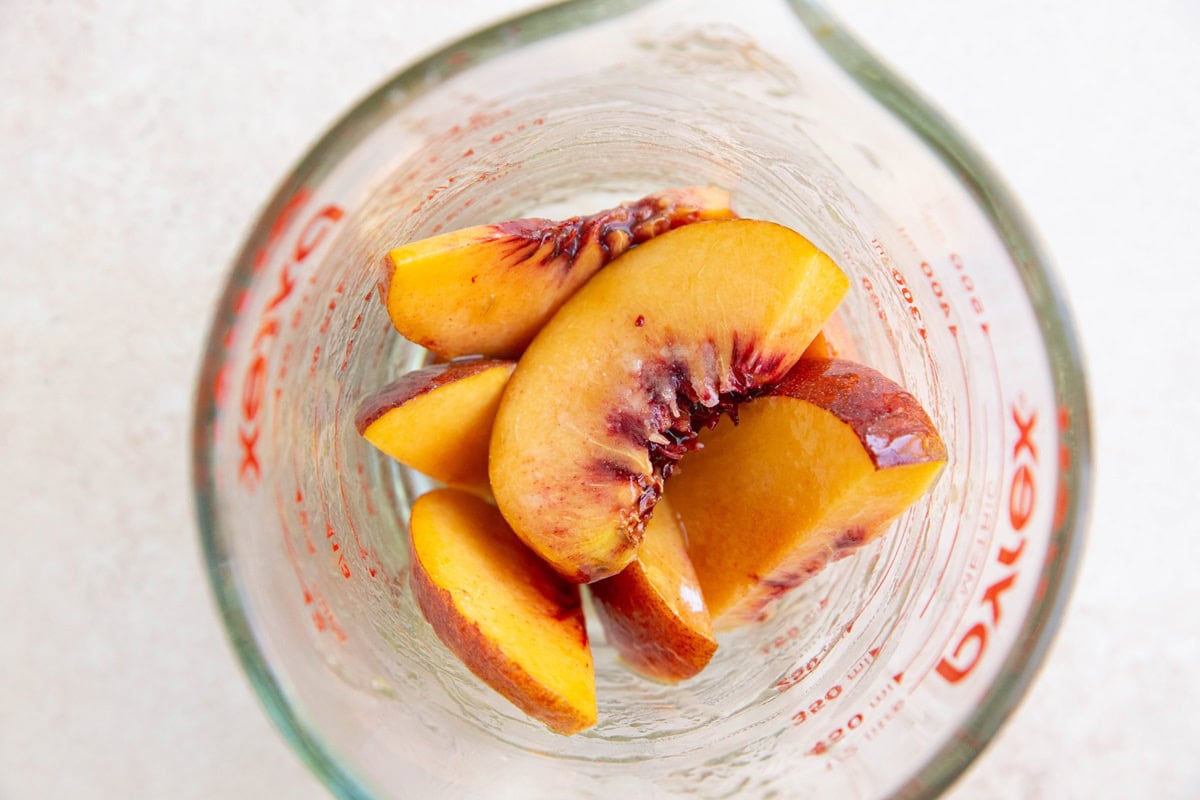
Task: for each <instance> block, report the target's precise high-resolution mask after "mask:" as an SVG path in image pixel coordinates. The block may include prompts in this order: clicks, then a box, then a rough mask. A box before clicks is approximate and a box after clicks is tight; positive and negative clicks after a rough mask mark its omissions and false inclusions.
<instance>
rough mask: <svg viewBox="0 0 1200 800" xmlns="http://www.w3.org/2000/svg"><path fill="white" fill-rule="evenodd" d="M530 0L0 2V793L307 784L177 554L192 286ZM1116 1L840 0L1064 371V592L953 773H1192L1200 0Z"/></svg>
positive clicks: (1059, 792) (1071, 787)
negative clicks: (1068, 405) (432, 71)
mask: <svg viewBox="0 0 1200 800" xmlns="http://www.w3.org/2000/svg"><path fill="white" fill-rule="evenodd" d="M529 5H531V4H530V3H529V2H527V0H526V1H525V2H518V0H469V1H464V0H459V1H458V2H455V3H453V4H449V3H446V4H439V3H431V2H411V1H408V2H404V1H402V0H389V1H388V2H363V3H351V2H349V1H348V0H341V1H340V2H333V3H321V4H317V3H312V2H306V1H305V0H266V2H263V3H258V4H252V5H247V4H244V3H235V2H233V0H219V1H218V2H214V3H205V4H201V3H185V2H182V1H181V0H170V1H169V2H164V3H159V4H151V5H146V4H138V3H133V2H130V1H129V0H114V2H110V3H103V4H101V3H94V2H90V1H89V0H73V1H70V2H55V3H38V4H35V3H20V4H18V3H5V4H2V5H0V53H3V54H4V56H3V58H0V86H3V87H4V90H3V93H2V95H0V242H3V255H2V256H0V299H2V302H0V507H2V508H3V509H4V515H5V522H4V525H3V532H4V536H3V549H4V552H3V558H2V559H0V608H2V609H3V619H4V622H5V625H6V627H5V630H4V635H3V637H2V638H0V797H5V798H9V797H11V798H42V797H54V798H60V797H70V798H93V797H95V798H101V797H104V798H107V797H174V798H201V797H205V798H207V797H224V798H257V797H289V798H305V797H322V796H324V790H323V789H322V788H321V787H320V786H319V784H318V783H317V782H316V781H315V780H314V779H313V778H312V777H310V776H309V775H308V773H307V772H306V771H305V770H304V768H303V766H302V765H301V763H300V762H299V760H298V759H297V758H296V757H295V756H294V755H292V754H291V753H290V752H289V751H288V749H287V748H286V746H285V745H284V744H283V742H282V740H281V739H280V738H279V736H278V735H277V734H276V733H275V732H274V730H273V729H272V727H271V725H270V723H269V722H268V720H267V718H266V716H265V715H264V714H263V712H262V710H261V709H260V707H259V706H258V704H257V702H256V701H255V700H254V698H253V697H252V695H251V692H250V690H249V688H248V684H247V683H246V681H245V679H244V677H243V676H242V674H241V672H240V670H239V668H238V667H237V665H236V663H235V661H234V659H233V656H232V654H231V652H230V650H229V648H228V646H227V645H226V643H225V641H224V637H223V633H222V632H221V630H220V628H219V625H218V622H217V617H216V614H215V612H214V609H213V605H212V601H211V597H210V594H209V590H208V587H207V586H206V583H205V579H204V576H203V572H202V566H201V561H200V555H199V550H198V547H197V545H196V537H195V531H194V523H193V520H192V508H191V500H190V496H189V494H188V478H189V476H188V461H187V445H188V433H187V432H188V414H189V404H190V396H191V382H192V380H193V377H194V373H195V369H196V367H197V363H198V358H199V352H200V345H201V342H202V339H203V335H204V328H205V325H206V320H207V315H208V313H209V311H210V309H211V307H212V304H213V302H214V300H215V296H216V293H217V291H218V289H219V286H220V283H221V280H222V277H223V273H224V271H225V266H226V264H227V263H228V261H229V259H230V257H231V256H232V254H233V252H234V249H235V247H236V246H237V243H238V242H239V240H240V237H241V236H242V235H243V233H244V230H245V227H246V225H247V223H248V221H249V220H250V219H251V216H252V215H253V214H254V212H255V211H256V209H257V207H258V205H259V204H260V203H261V202H263V201H264V200H265V198H266V197H267V195H268V193H269V192H270V191H271V189H272V187H273V185H274V183H275V182H276V181H277V180H278V179H279V178H280V177H281V176H282V174H283V173H284V171H285V170H286V169H287V168H288V167H289V166H290V164H291V163H292V162H293V161H294V160H295V158H296V157H298V156H299V155H300V154H301V152H302V151H303V150H304V148H305V147H307V145H308V144H309V143H310V142H311V141H312V140H313V139H314V138H315V137H316V136H317V135H318V134H319V133H320V131H321V130H322V129H323V128H324V127H325V126H326V125H327V124H328V122H329V121H330V120H331V119H332V118H333V117H334V116H336V115H337V114H338V113H340V112H341V111H342V110H343V109H344V108H345V107H346V106H347V105H348V104H350V103H351V102H352V101H353V100H354V99H355V98H356V97H358V96H360V95H361V94H363V92H364V91H365V90H367V89H368V88H370V87H372V86H373V85H374V84H376V83H377V82H378V81H379V80H381V79H382V78H384V77H385V76H386V75H387V74H389V73H390V72H392V71H393V70H394V69H395V68H396V67H397V66H399V65H401V64H403V63H404V62H406V61H409V60H411V59H412V58H413V57H414V56H416V55H418V54H420V53H424V52H428V51H430V50H431V49H433V48H435V47H436V46H437V45H438V44H440V43H443V42H445V41H448V40H449V39H450V38H452V37H454V36H455V35H456V34H458V33H461V32H463V31H465V30H467V29H470V28H474V27H478V26H480V25H482V24H484V23H486V22H488V21H491V20H494V19H497V18H500V17H503V16H506V15H507V14H508V13H509V12H511V11H513V10H516V9H520V8H524V7H528V6H529ZM1001 9H1003V10H1001ZM1136 9H1137V10H1136V11H1135V10H1134V9H1133V7H1131V6H1127V5H1117V4H1115V3H1103V4H1100V5H1099V6H1097V5H1096V4H1094V3H1086V2H1083V0H1069V2H1058V3H1050V2H1046V1H1045V0H1021V2H1018V3H1015V4H1006V5H1004V6H999V5H996V6H989V7H988V9H984V8H983V7H981V6H979V5H978V4H969V3H968V4H963V3H951V2H947V0H912V1H911V2H907V3H894V2H887V0H842V2H841V3H840V4H839V13H840V14H841V15H842V16H843V18H844V19H845V20H846V21H847V22H849V23H850V24H851V26H852V27H853V28H855V29H856V30H857V31H859V32H860V33H861V34H862V35H863V36H864V37H865V38H866V39H867V40H868V41H869V42H870V43H871V44H872V45H873V46H874V47H875V48H876V49H877V50H878V51H879V52H881V53H882V54H883V55H884V56H885V57H887V58H888V59H889V60H891V61H892V62H893V64H894V65H895V66H897V67H898V68H900V70H901V71H902V72H904V73H906V74H907V75H908V76H909V77H910V78H911V79H912V81H913V82H914V83H915V84H916V85H918V86H920V87H921V88H922V89H923V90H924V92H925V93H926V94H927V95H928V96H930V97H932V98H933V99H934V100H935V101H936V102H937V103H938V104H939V105H940V106H941V107H942V108H943V109H945V110H946V111H947V112H948V113H949V114H950V115H951V117H953V118H954V119H956V120H957V121H958V122H959V123H960V124H961V126H962V127H963V129H964V130H965V131H966V132H967V133H968V134H969V135H970V136H971V137H972V138H973V139H974V140H975V141H976V142H977V143H978V144H979V145H980V146H981V147H982V149H983V150H984V151H985V152H986V153H987V154H988V155H989V156H990V157H991V159H992V160H993V162H994V163H995V164H996V166H998V167H999V169H1000V171H1001V172H1002V173H1003V174H1004V175H1005V176H1006V177H1007V178H1008V180H1009V181H1010V183H1011V184H1012V186H1013V188H1014V189H1015V190H1016V193H1017V195H1018V196H1019V197H1020V198H1021V199H1022V201H1023V202H1024V204H1025V206H1026V208H1027V210H1028V211H1029V212H1030V214H1031V216H1032V217H1033V218H1034V219H1035V220H1036V221H1037V223H1038V226H1039V227H1040V229H1041V231H1042V233H1043V235H1044V237H1045V239H1046V241H1047V243H1048V245H1049V248H1050V250H1051V252H1052V253H1053V255H1054V256H1055V258H1056V259H1057V261H1058V263H1059V265H1060V269H1061V277H1062V281H1063V283H1064V284H1065V285H1066V288H1067V291H1068V295H1069V296H1070V298H1071V301H1072V304H1073V306H1074V310H1075V312H1076V315H1077V318H1078V322H1079V326H1080V328H1081V331H1082V335H1083V339H1084V345H1085V348H1086V351H1087V355H1088V357H1089V366H1090V368H1091V378H1092V399H1093V403H1094V413H1095V420H1096V435H1095V444H1096V450H1097V453H1098V459H1099V466H1098V471H1097V485H1096V494H1095V504H1094V511H1093V525H1092V534H1091V538H1090V541H1089V543H1088V547H1087V551H1086V553H1085V558H1084V562H1083V566H1082V570H1081V572H1080V576H1079V582H1078V585H1077V589H1076V591H1075V594H1074V598H1073V602H1072V604H1071V607H1070V611H1069V613H1068V616H1067V618H1066V622H1065V624H1064V626H1063V628H1062V631H1061V633H1060V635H1059V637H1058V640H1057V643H1056V645H1055V646H1054V648H1053V650H1052V651H1051V654H1050V660H1049V662H1048V664H1047V666H1046V667H1045V669H1044V671H1043V673H1042V675H1041V677H1040V678H1039V680H1038V682H1037V683H1036V684H1035V686H1034V688H1033V690H1032V691H1031V692H1030V694H1029V696H1028V697H1027V699H1026V701H1025V703H1024V704H1023V705H1022V706H1021V708H1020V709H1019V710H1018V712H1017V713H1016V714H1015V716H1014V717H1013V718H1012V720H1011V722H1010V724H1009V725H1008V726H1007V727H1006V728H1005V729H1004V731H1003V732H1002V733H1001V734H1000V736H999V737H998V739H997V740H996V741H995V742H994V743H993V745H992V746H991V747H990V748H989V750H988V751H987V752H986V754H985V755H984V757H983V758H982V760H981V761H980V762H979V763H977V765H976V766H975V767H974V768H973V769H972V770H971V771H970V772H969V773H968V774H967V776H966V777H965V778H964V779H963V780H962V781H961V782H960V783H959V785H958V786H957V787H956V789H955V791H954V796H956V797H971V798H978V797H983V798H991V797H996V798H1006V797H1027V798H1043V797H1044V798H1064V797H1097V796H1100V797H1129V796H1139V795H1140V796H1148V797H1165V798H1170V797H1180V798H1183V797H1197V796H1200V759H1198V758H1197V757H1196V755H1195V746H1196V745H1195V743H1196V741H1197V740H1200V722H1198V720H1197V716H1196V715H1197V714H1200V679H1197V677H1196V675H1195V673H1196V671H1197V670H1200V610H1198V609H1200V602H1198V601H1200V597H1197V590H1196V588H1195V587H1196V582H1195V580H1194V577H1193V576H1192V575H1191V571H1192V569H1194V565H1195V564H1196V563H1197V562H1198V561H1200V537H1197V535H1196V534H1197V532H1198V531H1200V510H1198V506H1197V504H1196V502H1195V497H1196V486H1197V485H1198V483H1200V469H1198V468H1197V461H1196V457H1195V454H1193V453H1192V452H1191V451H1190V448H1191V447H1193V446H1195V445H1194V442H1193V439H1194V438H1195V436H1196V432H1195V428H1196V424H1195V423H1194V422H1193V421H1191V417H1192V416H1194V415H1195V414H1196V413H1197V400H1196V398H1197V396H1198V395H1200V383H1198V380H1197V377H1196V374H1197V373H1196V367H1195V364H1196V349H1197V347H1198V346H1200V321H1198V320H1200V316H1198V315H1197V314H1196V313H1195V308H1194V304H1195V302H1196V297H1197V290H1198V289H1200V257H1198V256H1197V248H1196V246H1195V243H1194V241H1193V234H1194V231H1195V230H1196V220H1197V219H1200V200H1198V199H1197V197H1198V196H1197V188H1196V187H1198V186H1200V137H1198V134H1200V50H1197V48H1196V47H1195V45H1194V42H1195V41H1196V39H1197V38H1198V37H1200V6H1197V5H1196V4H1195V3H1193V2H1188V1H1187V0H1147V2H1144V3H1141V4H1140V5H1138V6H1137V7H1136Z"/></svg>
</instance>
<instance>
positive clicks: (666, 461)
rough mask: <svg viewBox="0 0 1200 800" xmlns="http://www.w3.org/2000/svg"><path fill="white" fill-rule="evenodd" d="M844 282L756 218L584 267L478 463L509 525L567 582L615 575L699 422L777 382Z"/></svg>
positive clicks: (718, 224) (831, 267)
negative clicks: (591, 269) (585, 274)
mask: <svg viewBox="0 0 1200 800" xmlns="http://www.w3.org/2000/svg"><path fill="white" fill-rule="evenodd" d="M847 285H848V282H847V279H846V277H845V275H843V274H842V272H841V270H839V269H838V268H837V266H836V265H835V264H834V263H833V262H832V261H830V260H829V258H828V257H826V256H825V255H824V254H823V253H821V252H820V251H819V250H817V248H816V247H814V246H813V245H812V244H811V243H810V242H809V241H808V240H807V239H805V238H804V237H802V236H801V235H800V234H798V233H796V232H794V231H792V230H789V229H788V228H785V227H783V226H780V225H776V224H774V223H770V222H760V221H754V220H721V221H710V222H698V223H696V224H693V225H687V226H684V227H681V228H676V229H675V230H672V231H670V232H668V233H665V234H663V235H661V236H658V237H656V238H654V239H652V240H650V241H649V242H646V243H645V244H643V245H641V246H639V247H637V248H635V249H633V250H630V251H629V252H628V253H626V254H625V255H623V256H622V257H621V258H619V259H617V260H616V261H614V262H613V263H612V264H610V265H609V266H608V267H607V268H605V269H604V270H602V271H600V272H598V273H596V275H594V276H593V277H592V279H591V280H590V281H588V283H587V284H585V285H584V286H583V287H582V288H581V289H580V290H579V291H578V292H576V293H575V294H574V295H573V296H572V297H571V298H570V300H568V301H567V302H566V304H564V305H563V307H562V308H561V309H560V310H559V311H558V313H557V314H555V315H554V317H553V318H551V320H550V321H549V322H548V323H546V326H545V327H544V328H543V329H542V330H541V332H540V333H539V334H538V335H537V338H535V339H534V340H533V342H532V343H531V344H530V345H529V347H528V349H527V350H526V351H525V353H524V355H523V356H522V357H521V360H520V362H519V363H518V364H517V368H516V369H515V370H514V371H513V374H512V377H511V378H510V379H509V384H508V387H507V388H506V389H505V391H504V394H503V396H502V397H501V400H500V408H499V410H498V411H497V414H496V423H495V428H494V430H493V432H492V440H491V448H490V453H489V464H488V473H489V476H490V477H491V483H492V492H493V494H494V495H495V498H496V503H497V505H498V506H499V507H500V510H501V512H502V513H503V514H504V517H505V519H506V520H508V523H509V524H510V525H511V526H512V527H513V530H514V531H516V533H517V535H518V536H520V537H521V539H522V540H523V541H524V542H525V543H526V544H527V545H529V546H530V548H532V549H533V550H534V552H536V553H537V554H538V555H539V556H541V557H542V558H543V559H545V560H546V561H547V562H548V563H550V564H551V565H552V566H553V567H554V568H555V569H557V570H558V571H559V572H561V573H562V574H563V575H564V576H566V577H568V578H570V579H572V580H574V581H577V582H581V583H582V582H591V581H594V580H598V579H600V578H604V577H608V576H610V575H615V574H616V573H618V572H620V571H621V570H622V569H623V568H624V567H625V566H626V565H627V564H629V562H630V561H631V560H632V559H633V557H634V555H635V553H636V550H637V546H638V544H639V543H640V541H641V539H642V534H643V531H644V528H645V525H646V523H647V521H648V520H649V519H650V515H651V514H652V512H653V510H654V505H655V503H656V502H657V501H658V498H659V496H660V494H661V493H662V483H663V479H664V477H665V476H666V475H667V474H668V473H669V472H670V470H671V468H672V465H673V464H674V463H675V461H676V460H677V459H679V458H680V457H681V456H682V455H683V453H684V452H686V451H687V450H688V449H689V447H690V445H691V444H692V442H693V440H694V439H695V437H696V433H697V431H698V430H699V429H700V428H702V427H705V426H707V425H709V424H712V423H714V422H715V420H716V419H717V418H718V417H719V416H720V415H721V414H722V413H725V412H728V411H730V410H731V409H733V408H735V407H736V405H737V404H738V403H739V402H742V401H744V400H747V399H749V398H751V397H754V396H756V395H758V394H761V393H763V392H765V391H766V390H768V389H769V388H771V387H772V386H773V385H774V384H775V383H776V382H778V381H779V380H780V379H782V378H783V376H784V375H785V374H786V373H787V372H788V370H789V369H791V367H792V365H793V364H795V362H796V361H797V360H798V359H799V357H800V354H801V353H803V352H804V349H805V347H807V346H808V344H809V343H810V342H811V341H812V339H813V337H815V336H816V334H817V332H818V331H819V330H820V328H821V325H822V323H823V322H824V321H825V319H826V318H827V317H828V316H829V315H830V314H831V313H832V312H833V310H834V309H835V308H836V306H837V304H838V303H839V302H840V301H841V299H842V296H843V295H844V294H845V292H846V289H847Z"/></svg>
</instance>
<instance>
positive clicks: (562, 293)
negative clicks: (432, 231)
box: [384, 186, 733, 358]
mask: <svg viewBox="0 0 1200 800" xmlns="http://www.w3.org/2000/svg"><path fill="white" fill-rule="evenodd" d="M731 216H733V212H732V211H730V210H729V193H728V192H726V191H724V190H723V189H717V188H715V187H711V186H689V187H685V188H682V189H672V190H668V191H665V192H661V193H658V194H652V195H649V196H647V197H643V198H642V199H641V200H637V201H635V202H632V203H626V204H625V205H621V206H618V207H616V208H611V209H608V210H607V211H601V212H599V213H598V214H592V215H589V216H585V217H572V218H570V219H567V220H562V221H555V220H549V219H518V220H512V221H510V222H501V223H498V224H495V225H478V226H476V227H473V228H466V229H464V230H459V231H453V232H451V233H445V234H442V235H440V236H434V237H432V238H429V239H422V240H421V241H418V242H413V243H411V244H406V245H404V246H403V247H397V248H396V249H394V250H392V251H391V252H390V253H388V255H387V257H386V258H385V259H384V262H385V268H386V269H387V270H388V272H389V273H390V278H389V281H390V282H389V286H388V291H387V308H388V314H389V315H390V316H391V318H392V324H393V325H395V327H396V330H398V331H399V332H400V333H401V334H403V335H404V336H405V337H406V338H408V339H410V340H411V341H413V342H416V343H417V344H419V345H421V346H422V347H426V348H428V349H429V350H432V351H433V352H435V353H437V354H439V355H443V356H460V355H468V354H475V353H480V354H483V355H489V356H497V357H503V358H515V357H516V356H518V355H520V353H521V351H522V350H524V349H525V346H526V345H527V344H528V343H529V341H530V340H531V339H533V337H534V335H535V334H536V333H537V332H538V330H539V329H540V328H541V327H542V325H543V324H545V322H546V320H548V319H549V318H550V317H551V315H553V314H554V312H555V311H557V310H558V308H559V306H561V305H562V304H563V302H564V301H565V300H566V299H567V298H568V297H570V296H571V295H572V294H573V293H574V292H575V290H576V289H578V288H579V287H580V286H581V285H583V283H584V282H585V281H587V279H588V278H590V277H591V276H592V274H593V273H595V272H596V271H597V270H599V269H600V268H601V267H603V266H604V265H605V264H607V263H609V262H610V261H612V260H613V259H615V258H616V257H617V256H619V255H621V254H622V253H624V252H625V251H626V250H628V249H629V248H630V247H633V246H634V245H637V244H640V243H642V242H645V241H647V240H648V239H651V238H653V237H654V236H657V235H659V234H661V233H663V232H665V231H668V230H671V229H673V228H677V227H679V226H681V225H687V224H689V223H693V222H697V221H700V220H705V219H723V218H727V217H731Z"/></svg>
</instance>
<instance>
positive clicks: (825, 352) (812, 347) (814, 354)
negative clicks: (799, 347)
mask: <svg viewBox="0 0 1200 800" xmlns="http://www.w3.org/2000/svg"><path fill="white" fill-rule="evenodd" d="M800 357H801V358H833V357H834V351H833V345H831V344H830V343H829V339H828V338H826V336H825V331H824V330H822V331H819V332H818V333H817V337H816V338H815V339H813V340H812V342H810V343H809V345H808V347H807V348H805V350H804V353H803V354H802V355H801V356H800Z"/></svg>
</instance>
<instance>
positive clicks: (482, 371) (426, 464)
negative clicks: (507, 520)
mask: <svg viewBox="0 0 1200 800" xmlns="http://www.w3.org/2000/svg"><path fill="white" fill-rule="evenodd" d="M515 366H516V364H514V363H513V362H512V361H495V360H492V359H487V358H475V359H469V360H463V361H451V362H448V363H445V364H437V365H435V366H432V367H426V368H425V369H419V370H415V371H413V372H409V373H408V374H406V375H404V376H402V377H401V378H400V379H399V380H397V381H394V382H393V383H390V384H388V385H387V386H385V387H384V388H382V389H380V390H379V391H377V392H375V393H374V394H373V395H371V396H370V397H368V398H367V399H366V400H364V401H363V403H362V405H360V406H359V410H358V414H357V415H356V416H355V420H354V424H355V427H357V428H358V432H359V433H360V434H362V436H363V438H365V439H366V440H367V441H368V442H370V443H371V444H373V445H375V446H376V447H377V448H379V449H380V450H382V451H383V452H384V453H387V454H388V455H389V456H391V457H392V458H394V459H396V460H397V461H399V462H400V463H401V464H404V465H406V466H409V467H412V468H413V469H415V470H418V471H420V472H424V473H425V474H426V475H428V476H429V477H431V478H434V479H435V480H439V481H441V482H442V483H445V484H448V485H450V486H457V487H461V488H464V489H469V490H471V491H473V492H477V493H487V492H488V491H489V489H488V475H487V454H488V441H489V439H490V437H491V435H492V422H493V420H495V418H496V409H497V408H498V407H499V405H500V394H501V393H502V392H503V391H504V386H505V384H506V383H507V382H508V376H509V375H510V374H511V373H512V371H513V367H515Z"/></svg>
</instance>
